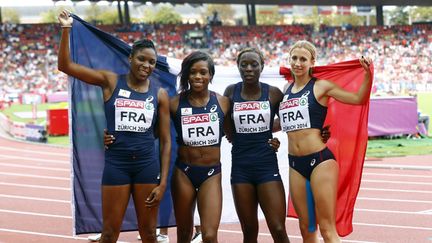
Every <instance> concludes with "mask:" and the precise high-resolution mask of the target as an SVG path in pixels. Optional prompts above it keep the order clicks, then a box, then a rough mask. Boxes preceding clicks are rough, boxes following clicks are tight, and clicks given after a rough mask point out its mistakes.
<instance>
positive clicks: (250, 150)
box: [231, 82, 281, 185]
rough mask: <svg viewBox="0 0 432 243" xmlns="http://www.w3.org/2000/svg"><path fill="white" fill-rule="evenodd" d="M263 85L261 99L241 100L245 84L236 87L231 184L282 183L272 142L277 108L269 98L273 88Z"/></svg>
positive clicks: (233, 113)
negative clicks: (270, 142)
mask: <svg viewBox="0 0 432 243" xmlns="http://www.w3.org/2000/svg"><path fill="white" fill-rule="evenodd" d="M260 85H261V97H260V98H259V99H257V100H244V99H243V98H242V97H241V89H242V83H241V82H239V83H237V84H235V86H234V92H233V98H232V109H231V112H232V114H231V117H232V119H233V121H234V133H233V139H232V145H233V146H232V150H231V154H232V167H231V184H237V183H248V184H253V185H258V184H262V183H266V182H269V181H281V177H280V174H279V167H278V163H277V156H276V152H275V151H274V149H273V148H272V147H271V146H270V144H269V143H268V140H269V139H271V138H272V137H273V135H272V128H273V119H274V116H275V109H274V107H272V106H271V102H270V99H269V87H270V86H269V85H268V84H264V83H260Z"/></svg>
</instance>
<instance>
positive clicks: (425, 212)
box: [354, 208, 432, 215]
mask: <svg viewBox="0 0 432 243" xmlns="http://www.w3.org/2000/svg"><path fill="white" fill-rule="evenodd" d="M354 211H355V212H374V213H392V214H415V215H424V214H432V210H427V211H420V212H412V211H394V210H381V209H379V210H378V209H365V208H355V209H354ZM428 211H430V212H428Z"/></svg>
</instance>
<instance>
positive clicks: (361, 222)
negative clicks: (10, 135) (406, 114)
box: [0, 138, 432, 243]
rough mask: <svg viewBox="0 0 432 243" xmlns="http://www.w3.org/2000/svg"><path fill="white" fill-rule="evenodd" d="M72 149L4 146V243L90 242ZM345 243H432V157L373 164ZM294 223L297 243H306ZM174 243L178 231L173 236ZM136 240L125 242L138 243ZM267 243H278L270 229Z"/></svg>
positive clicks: (232, 228) (125, 237) (0, 166)
mask: <svg viewBox="0 0 432 243" xmlns="http://www.w3.org/2000/svg"><path fill="white" fill-rule="evenodd" d="M70 188H71V182H70V165H69V149H68V148H59V147H51V146H46V145H41V144H31V143H24V142H18V141H14V140H10V139H5V138H0V242H1V243H3V242H4V243H9V242H86V241H87V236H88V235H79V236H76V237H74V236H72V217H71V214H72V213H71V207H70V205H71V203H70V201H71V189H70ZM353 223H354V232H353V233H352V234H351V235H349V236H348V237H345V238H343V239H342V240H343V242H416V243H417V242H429V243H431V242H432V156H411V157H404V158H388V159H383V160H373V159H368V160H367V161H366V163H365V169H364V172H363V179H362V184H361V188H360V193H359V196H358V199H357V203H356V206H355V214H354V222H353ZM297 228H298V227H297V221H296V219H291V218H288V219H287V230H288V233H289V236H290V239H291V242H301V238H300V233H299V230H298V229H297ZM169 234H170V238H171V242H176V241H175V230H174V229H170V232H169ZM136 235H137V233H136V232H128V233H122V234H121V235H120V239H119V241H122V242H138V241H137V240H136ZM219 240H220V242H221V243H223V242H229V243H236V242H241V240H242V237H241V231H240V226H239V225H238V224H236V225H221V227H220V230H219ZM259 242H272V240H271V236H270V234H269V231H268V229H267V226H266V224H265V222H264V221H262V222H261V224H260V235H259Z"/></svg>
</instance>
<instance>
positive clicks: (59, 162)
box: [0, 154, 70, 165]
mask: <svg viewBox="0 0 432 243" xmlns="http://www.w3.org/2000/svg"><path fill="white" fill-rule="evenodd" d="M0 158H6V159H14V160H19V161H21V160H28V161H37V162H42V163H44V164H62V165H69V164H70V161H69V160H58V159H37V158H30V157H28V156H27V157H26V156H14V155H4V154H2V155H0Z"/></svg>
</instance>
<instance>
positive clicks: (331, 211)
mask: <svg viewBox="0 0 432 243" xmlns="http://www.w3.org/2000/svg"><path fill="white" fill-rule="evenodd" d="M338 174H339V166H338V164H337V162H336V161H335V160H333V159H331V160H326V161H323V162H321V163H320V164H319V165H318V166H317V167H316V168H315V169H314V170H313V172H312V175H311V187H312V192H313V195H314V200H315V205H316V211H317V216H318V218H319V219H327V220H330V219H334V218H335V210H336V198H337V183H338Z"/></svg>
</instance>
